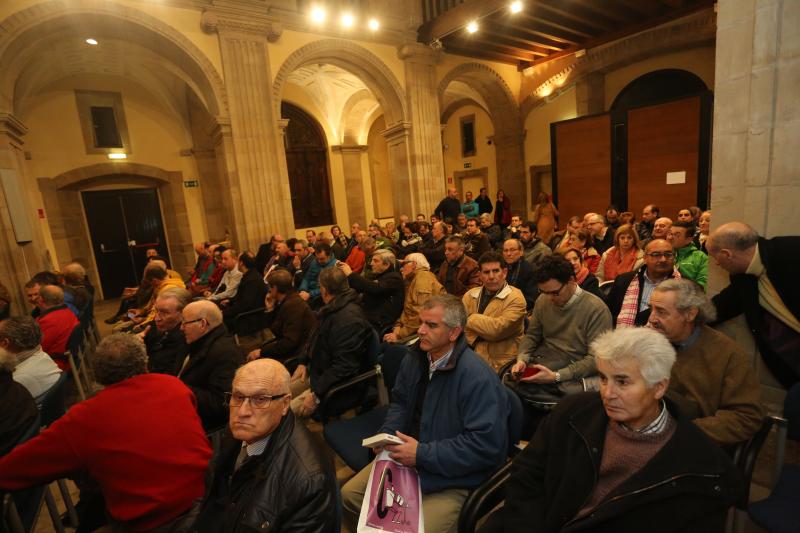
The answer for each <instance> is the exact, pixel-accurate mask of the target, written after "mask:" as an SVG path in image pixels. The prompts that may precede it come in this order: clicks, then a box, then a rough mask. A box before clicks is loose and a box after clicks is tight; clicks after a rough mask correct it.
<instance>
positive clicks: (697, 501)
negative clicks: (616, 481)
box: [503, 393, 743, 533]
mask: <svg viewBox="0 0 800 533" xmlns="http://www.w3.org/2000/svg"><path fill="white" fill-rule="evenodd" d="M667 407H668V409H669V410H670V413H671V414H672V415H673V416H674V417H675V418H676V420H677V427H676V429H675V433H674V434H673V436H672V438H670V440H669V441H668V442H667V443H666V444H665V445H664V446H663V447H662V448H661V450H659V452H658V453H657V454H656V455H655V456H654V457H653V458H652V459H651V460H650V461H649V462H648V463H647V464H646V465H645V466H644V467H643V468H642V469H641V470H639V471H638V472H637V473H636V474H635V475H634V476H632V477H631V478H629V479H628V480H626V481H624V482H623V483H622V484H621V485H620V486H619V487H617V488H616V489H615V490H614V491H613V492H612V494H611V496H612V497H611V498H608V499H606V500H605V501H604V502H603V503H601V504H600V505H599V506H598V507H597V508H596V509H595V510H594V511H593V512H592V513H591V514H590V515H588V516H586V517H584V518H582V519H580V520H573V518H574V517H575V515H576V514H577V513H578V511H579V510H580V509H581V508H582V506H583V505H584V502H586V501H587V500H588V498H589V496H590V495H591V493H592V490H593V489H594V487H595V485H596V483H597V479H598V476H599V469H600V461H601V459H602V457H603V446H604V444H605V434H606V428H607V426H608V416H607V415H606V412H605V409H604V408H603V404H602V401H601V399H600V396H599V395H598V394H597V393H581V394H576V395H574V396H570V397H567V398H565V399H564V400H562V401H561V402H560V403H559V405H558V407H556V409H555V410H554V411H553V412H552V413H551V414H550V415H549V416H548V417H547V418H545V419H544V420H543V421H542V423H541V425H540V427H539V430H538V431H537V433H536V435H535V436H534V438H533V440H532V441H531V443H530V444H529V445H528V446H527V448H525V450H523V451H522V452H521V453H520V454H519V455H518V456H517V457H516V459H514V463H513V465H512V466H511V477H510V478H509V481H508V483H507V484H506V503H505V507H504V510H503V518H504V520H503V522H504V530H505V531H528V530H530V527H531V525H532V524H536V531H537V532H540V533H549V532H556V531H589V530H590V531H594V532H609V533H611V532H613V533H623V532H640V531H647V532H648V533H659V532H664V533H666V532H672V531H697V532H703V533H709V532H715V531H720V532H721V531H722V530H723V528H724V523H725V516H726V511H727V510H728V508H729V507H730V506H731V505H732V504H733V503H734V501H735V500H736V498H737V497H738V496H739V495H740V491H741V490H742V489H743V483H742V479H741V477H740V475H739V473H738V470H737V469H736V467H735V466H734V465H733V463H732V462H731V460H730V459H729V458H728V456H727V455H726V454H725V452H724V451H722V449H721V448H719V447H717V446H716V445H715V444H714V443H713V442H711V440H709V439H708V437H706V436H705V435H704V434H703V432H702V431H700V429H698V428H697V427H696V426H695V425H694V424H692V423H691V421H689V420H688V419H685V418H683V417H681V416H680V414H678V413H677V409H676V408H675V407H674V405H672V404H671V403H669V402H668V403H667Z"/></svg>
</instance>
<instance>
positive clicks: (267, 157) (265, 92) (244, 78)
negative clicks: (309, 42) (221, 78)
mask: <svg viewBox="0 0 800 533" xmlns="http://www.w3.org/2000/svg"><path fill="white" fill-rule="evenodd" d="M202 23H203V28H204V29H205V30H206V31H208V32H216V33H217V34H218V35H219V42H220V51H221V53H222V66H223V69H224V72H225V87H226V93H227V96H228V108H229V111H230V132H229V133H228V131H226V130H224V129H223V131H221V132H220V133H221V134H220V135H218V136H217V138H218V141H219V142H218V144H217V147H218V148H217V153H218V155H220V151H221V152H223V154H222V155H223V157H222V158H219V157H218V159H223V165H224V167H225V170H226V171H227V174H228V191H227V192H228V194H229V195H230V202H231V207H232V213H233V217H234V221H235V235H236V238H237V245H238V246H240V247H248V248H250V249H256V248H257V247H258V245H259V244H260V243H262V242H264V241H265V240H266V239H267V238H268V237H269V235H270V234H272V233H282V234H284V235H290V234H292V233H294V220H293V217H292V206H291V197H290V195H289V181H288V176H287V175H286V174H284V173H282V172H281V164H280V159H279V158H280V156H281V155H282V154H283V145H282V144H281V142H280V135H279V133H278V128H277V125H276V124H277V123H276V120H277V119H278V118H279V117H275V116H274V114H275V113H274V106H273V104H272V93H271V90H270V88H271V86H272V74H271V71H270V64H269V56H268V53H267V46H268V42H275V41H276V40H277V39H278V37H279V36H280V33H281V30H280V27H279V26H278V25H277V24H273V23H269V22H260V21H252V20H244V19H236V18H232V17H231V18H229V17H224V16H221V15H219V14H217V13H214V12H212V11H206V12H204V13H203V18H202ZM231 150H232V153H229V151H231ZM232 229H233V228H232Z"/></svg>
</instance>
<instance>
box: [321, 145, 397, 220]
mask: <svg viewBox="0 0 800 533" xmlns="http://www.w3.org/2000/svg"><path fill="white" fill-rule="evenodd" d="M331 149H332V150H333V151H334V152H340V153H341V154H342V167H343V170H344V189H345V193H346V198H347V214H348V217H349V218H350V223H351V224H352V223H353V222H359V223H364V224H366V223H367V222H369V221H368V220H367V209H366V199H365V198H364V179H365V178H367V176H364V174H363V172H362V168H363V158H365V157H366V156H367V146H364V145H361V144H349V145H347V144H343V145H337V146H331ZM396 214H397V213H396ZM362 221H363V222H362Z"/></svg>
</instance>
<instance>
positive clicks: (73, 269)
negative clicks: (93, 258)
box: [61, 262, 86, 284]
mask: <svg viewBox="0 0 800 533" xmlns="http://www.w3.org/2000/svg"><path fill="white" fill-rule="evenodd" d="M61 274H62V275H63V276H64V279H65V280H66V281H67V283H70V284H77V283H82V282H83V280H84V278H86V269H85V268H83V265H81V264H80V263H78V262H72V263H69V264H67V265H64V268H63V269H61Z"/></svg>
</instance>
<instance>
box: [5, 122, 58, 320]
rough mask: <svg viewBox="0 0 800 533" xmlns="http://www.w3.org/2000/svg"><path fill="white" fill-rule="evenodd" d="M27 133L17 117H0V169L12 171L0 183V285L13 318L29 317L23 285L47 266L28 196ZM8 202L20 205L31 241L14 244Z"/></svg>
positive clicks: (40, 236)
mask: <svg viewBox="0 0 800 533" xmlns="http://www.w3.org/2000/svg"><path fill="white" fill-rule="evenodd" d="M27 131H28V130H27V128H26V127H25V125H24V124H23V123H22V122H21V121H20V120H19V119H18V118H17V117H15V116H14V115H12V114H8V113H0V169H3V170H11V171H13V173H9V174H8V178H7V180H8V181H6V183H5V184H4V183H0V281H1V282H2V283H3V285H5V287H6V288H7V289H8V291H9V292H10V293H11V302H10V303H11V314H12V315H14V314H18V315H19V314H27V313H28V308H27V304H26V300H25V291H24V286H25V283H26V282H27V281H28V280H29V279H30V278H31V277H32V276H33V274H35V273H37V272H39V271H40V270H42V269H43V268H44V265H46V264H48V263H49V261H48V254H47V249H46V247H45V246H44V237H43V236H42V232H41V228H40V226H39V221H38V220H37V219H36V218H35V211H34V207H33V206H32V205H31V202H30V199H29V196H28V190H29V188H30V187H33V185H32V184H31V183H30V182H29V181H28V180H27V176H26V173H25V165H24V160H25V159H24V154H23V153H22V145H23V144H24V143H23V137H24V136H25V134H26V133H27ZM14 182H16V183H14ZM6 186H8V187H9V188H8V189H7V188H6ZM11 187H13V188H14V189H15V191H14V190H11ZM9 202H15V203H16V202H21V204H22V205H21V206H20V205H17V207H21V211H22V213H23V214H22V215H21V216H27V217H28V223H29V224H30V229H31V240H30V241H25V242H17V234H16V233H15V232H14V226H13V222H12V218H11V212H10V210H9V207H10V206H9ZM19 222H21V221H18V223H19Z"/></svg>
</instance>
